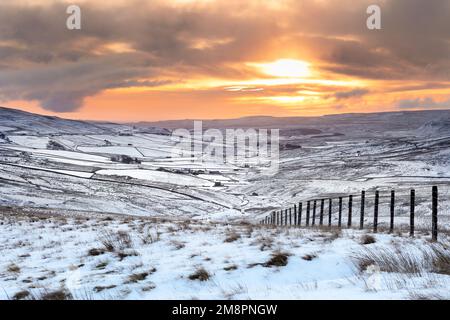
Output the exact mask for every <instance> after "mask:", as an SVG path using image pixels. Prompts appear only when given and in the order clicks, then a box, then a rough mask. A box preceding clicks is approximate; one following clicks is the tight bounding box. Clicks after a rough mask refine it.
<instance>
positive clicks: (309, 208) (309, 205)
mask: <svg viewBox="0 0 450 320" xmlns="http://www.w3.org/2000/svg"><path fill="white" fill-rule="evenodd" d="M310 210H311V203H310V201H308V202H307V204H306V226H309V211H310Z"/></svg>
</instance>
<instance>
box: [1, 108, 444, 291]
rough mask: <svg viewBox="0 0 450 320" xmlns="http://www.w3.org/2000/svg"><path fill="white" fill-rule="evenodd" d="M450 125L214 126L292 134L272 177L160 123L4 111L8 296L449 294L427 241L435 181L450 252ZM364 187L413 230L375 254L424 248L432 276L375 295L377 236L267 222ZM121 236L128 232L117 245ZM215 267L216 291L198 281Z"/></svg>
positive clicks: (411, 115) (347, 119) (381, 240)
mask: <svg viewBox="0 0 450 320" xmlns="http://www.w3.org/2000/svg"><path fill="white" fill-rule="evenodd" d="M437 118H439V119H440V120H439V121H437V122H430V121H436V119H437ZM449 118H450V112H448V111H428V112H399V113H380V114H353V115H352V114H350V115H335V116H326V117H318V118H294V119H292V118H279V119H277V118H270V117H264V118H262V122H261V124H260V125H258V118H254V117H253V118H250V119H241V120H239V121H237V120H236V121H233V120H228V121H225V122H221V121H213V122H211V123H209V124H208V123H207V125H205V128H206V127H211V126H212V125H217V127H218V129H220V130H223V129H224V128H227V127H233V125H234V124H239V125H241V126H242V127H243V128H248V127H250V126H254V127H256V128H258V127H263V128H264V127H267V128H279V129H281V130H280V132H281V137H280V159H279V171H278V172H276V173H275V174H274V175H270V176H268V175H265V174H263V173H262V171H261V167H260V164H258V162H257V161H254V162H250V165H249V164H241V163H217V162H211V161H209V159H203V160H204V161H202V162H199V161H195V162H193V161H192V158H190V157H189V158H186V157H184V156H183V152H182V150H179V149H178V146H176V142H175V141H174V140H173V139H172V137H171V136H170V134H169V133H170V131H169V130H167V129H165V128H162V127H156V126H158V125H160V124H154V123H153V124H152V123H150V124H149V123H147V124H143V123H141V124H129V125H123V124H112V123H96V122H84V121H73V120H64V119H60V118H55V117H44V116H40V115H34V114H30V113H26V112H22V111H17V110H12V109H7V108H0V209H1V212H2V214H1V215H0V218H1V219H3V221H2V223H1V224H0V234H1V237H3V238H2V242H0V243H1V249H2V253H4V255H5V256H6V257H7V259H6V260H2V264H0V296H1V294H2V293H1V292H4V293H5V294H4V295H3V296H1V297H3V298H7V297H9V298H12V297H14V296H15V295H16V294H18V292H20V291H23V295H25V292H28V294H26V297H28V298H29V297H38V298H39V297H41V295H42V294H44V293H45V292H47V291H48V290H50V291H58V290H59V291H60V293H61V290H62V291H63V293H64V292H65V293H68V294H69V295H70V296H72V297H75V298H87V297H83V296H82V294H81V293H80V292H85V293H84V294H86V292H87V293H88V294H89V297H91V296H92V297H94V298H188V299H190V298H209V297H212V298H333V297H337V298H411V297H419V296H420V295H425V296H426V297H433V296H435V297H441V296H446V295H447V294H448V290H447V291H445V290H444V289H445V286H444V287H442V284H445V283H447V282H448V270H447V271H442V270H441V271H440V272H438V271H436V269H433V268H435V267H434V266H431V265H429V264H427V263H429V261H428V260H429V259H428V260H427V259H425V258H424V257H425V256H424V255H425V253H424V251H423V250H431V251H432V252H434V253H436V252H437V251H435V249H433V248H431V247H429V245H428V244H427V242H426V241H427V239H429V224H430V218H429V216H430V212H431V209H430V191H431V186H432V185H438V186H439V199H440V200H439V223H440V224H439V227H440V232H441V233H440V234H441V235H442V236H441V237H440V244H439V245H440V246H443V247H442V248H444V249H445V248H448V239H447V234H448V233H447V232H448V231H449V230H450V214H449V213H450V163H449V161H450V160H449V159H450V158H449V155H450V128H449V126H448V125H447V124H448V119H449ZM185 124H186V123H185V122H178V125H180V127H183V126H184V125H185ZM168 127H170V128H171V129H174V128H176V127H177V123H175V122H171V123H170V126H168ZM197 157H200V155H197ZM250 157H251V156H250ZM199 159H202V158H199ZM196 160H198V159H196ZM410 188H415V189H416V223H417V232H418V233H417V239H416V240H411V239H408V238H406V237H404V235H405V234H403V230H405V228H403V226H402V225H403V224H407V223H408V221H409V220H408V219H409V218H408V217H409V216H408V210H407V208H408V203H409V199H408V194H409V189H410ZM363 189H364V190H366V193H367V207H366V208H367V212H371V211H372V210H373V193H374V191H375V190H378V191H380V194H381V196H380V225H381V226H383V224H384V223H386V222H387V221H388V220H387V219H388V217H389V210H388V208H389V206H388V198H387V196H388V192H390V190H391V189H395V190H396V191H397V203H398V205H399V206H400V207H399V209H398V211H396V223H398V230H400V231H399V234H398V235H397V236H393V235H386V234H385V235H377V236H375V238H376V239H375V240H376V243H375V244H373V245H370V248H373V249H374V250H382V248H387V250H394V251H395V250H396V248H398V247H400V246H402V247H404V246H405V245H411V250H412V251H411V252H413V250H416V249H417V250H418V252H419V253H418V255H417V256H415V257H416V258H417V259H418V262H417V263H419V264H420V268H422V269H421V270H423V272H422V271H421V272H419V273H417V272H416V273H412V274H413V276H412V277H411V272H409V271H408V272H405V274H406V275H407V276H405V274H403V271H401V270H400V271H398V272H397V271H396V270H388V271H387V272H388V274H384V273H383V272H382V277H381V278H378V279H384V280H383V281H385V282H384V283H382V284H379V285H377V286H376V289H373V288H372V287H368V285H367V281H368V280H369V278H370V279H372V280H373V278H371V274H370V272H372V271H373V270H372V269H373V268H372V267H370V268H362V269H361V270H358V267H357V266H355V263H354V259H353V257H354V255H355V252H356V254H357V255H358V254H359V253H358V252H360V251H361V250H362V251H363V252H364V250H365V249H364V248H365V247H366V245H361V244H360V242H361V237H363V236H364V235H365V231H351V230H349V231H342V232H337V231H336V230H332V231H329V230H325V231H323V230H322V231H321V230H305V229H300V230H297V229H295V230H294V229H289V230H285V229H282V230H281V229H272V228H264V227H259V226H258V227H255V226H254V224H255V223H256V222H258V221H260V219H262V218H263V217H265V216H266V215H267V214H268V213H270V212H272V211H274V210H280V209H282V208H286V207H288V206H292V205H294V204H297V203H299V202H304V201H306V200H310V199H318V198H322V197H325V198H326V197H337V196H346V195H348V194H354V195H355V196H357V195H358V194H359V193H360V192H361V190H363ZM358 201H359V200H358V198H357V197H355V200H354V206H355V208H359V206H360V203H359V202H358ZM343 210H344V212H346V210H347V207H346V203H344V206H343ZM335 211H336V208H334V209H333V211H332V214H333V225H336V215H335V213H336V212H335ZM152 219H156V220H152ZM354 219H355V220H356V221H359V220H358V219H359V216H358V210H356V209H355V217H354ZM370 219H371V217H370V214H368V215H367V216H366V221H367V222H370V221H369V220H370ZM345 224H346V221H344V225H345ZM147 229H148V230H147ZM102 230H103V231H104V232H102ZM120 230H122V231H124V232H125V233H126V234H128V236H124V237H125V238H124V239H117V234H118V233H117V232H118V231H120ZM147 231H148V232H150V234H147V233H146V232H147ZM159 233H161V234H160V235H158V234H159ZM336 233H338V235H336ZM120 234H123V233H120ZM236 234H237V235H236ZM105 237H106V238H108V237H113V238H112V239H109V240H112V241H115V242H118V245H119V246H122V245H123V241H125V240H126V241H125V242H127V243H128V244H126V243H125V246H126V247H125V248H123V250H125V251H126V252H121V250H122V249H120V250H118V251H117V250H115V249H114V250H113V249H111V250H109V249H105V248H104V247H105V246H104V243H102V239H103V240H105ZM128 237H129V238H130V239H129V238H128ZM142 237H147V238H145V239H147V240H145V239H142ZM148 237H150V238H151V239H150V240H149V239H148ZM227 237H231V238H233V237H237V239H235V240H233V241H224V239H226V238H227ZM156 238H157V239H158V241H155V239H156ZM266 243H267V246H268V247H266ZM114 245H116V244H114ZM413 247H414V248H416V249H414V248H413ZM423 248H425V249H423ZM440 248H441V247H440ZM442 248H441V249H442ZM91 249H99V250H100V251H98V252H96V253H95V252H91V253H89V250H91ZM441 249H439V250H441ZM383 250H384V249H383ZM433 250H434V251H433ZM436 250H437V249H436ZM445 250H448V249H445ZM237 252H238V253H239V255H236V253H237ZM276 252H285V253H288V254H287V255H286V257H288V258H286V259H288V261H289V262H288V263H287V265H283V266H278V267H273V268H272V267H266V266H265V265H264V264H265V263H267V261H269V260H270V258H271V257H272V254H275V253H276ZM377 252H378V251H377ZM439 252H440V251H439ZM446 252H448V251H446ZM393 254H394V255H395V254H396V253H395V252H394V253H393ZM421 255H422V256H421ZM308 256H310V257H313V256H314V258H311V259H310V260H311V261H310V260H309V258H304V257H308ZM396 257H397V258H399V259H401V258H402V257H398V256H396ZM421 257H422V258H423V259H422V258H421ZM428 258H429V257H428ZM283 259H285V258H282V260H283ZM361 259H362V258H361ZM421 259H422V260H423V261H422V260H421ZM446 259H447V258H446ZM283 261H284V260H283ZM421 261H422V262H421ZM427 261H428V262H427ZM445 261H447V260H445ZM445 261H444V265H447V264H448V261H447V262H445ZM370 265H374V266H375V267H377V266H378V267H380V266H379V263H377V262H376V261H375V262H373V263H371V264H370ZM42 266H45V267H42ZM201 268H204V269H205V270H206V271H207V273H208V275H209V276H208V277H209V280H208V281H204V282H202V281H194V280H195V279H194V280H189V276H190V275H192V274H195V272H196V270H197V271H199V270H200V271H202V269H201ZM371 268H372V269H371ZM366 269H367V270H366ZM298 270H302V271H303V273H299V272H298ZM371 270H372V271H371ZM381 271H383V270H381ZM77 274H78V276H77ZM80 274H81V276H80ZM377 274H379V273H377ZM197 276H199V277H202V275H201V274H200V275H197ZM77 277H78V278H77ZM80 277H81V278H80ZM194 278H195V276H194ZM372 280H370V281H372ZM74 281H75V283H78V282H80V281H81V282H80V283H81V286H78V285H76V284H73V282H74ZM377 281H378V280H377ZM71 282H72V284H70V283H71ZM447 287H448V286H447ZM73 288H78V289H80V288H81V291H77V290H78V289H73ZM264 288H265V289H264ZM443 288H444V289H443ZM2 289H3V290H2ZM80 295H81V296H80ZM19 296H20V295H19ZM24 297H25V296H24Z"/></svg>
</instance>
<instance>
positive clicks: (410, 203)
mask: <svg viewBox="0 0 450 320" xmlns="http://www.w3.org/2000/svg"><path fill="white" fill-rule="evenodd" d="M449 195H450V188H449V186H448V185H439V186H438V185H435V186H415V187H414V188H408V189H397V190H396V189H386V188H383V189H380V188H378V189H375V190H368V191H366V190H362V191H361V192H359V193H355V194H346V195H333V196H329V197H328V196H326V197H320V198H315V199H310V200H306V201H300V202H298V203H294V204H291V205H289V206H288V207H286V208H283V209H281V210H278V211H273V212H271V213H270V214H268V215H267V216H266V217H265V218H264V219H262V220H260V221H259V223H260V224H263V225H272V226H284V227H315V226H319V227H338V228H359V229H370V230H372V231H373V232H379V231H389V232H394V231H399V232H405V231H406V232H409V234H410V235H411V236H414V235H415V233H416V232H417V231H420V232H425V233H427V234H431V238H432V240H433V241H437V238H438V233H439V232H449V231H450V216H449V214H448V213H449V212H450V210H449V209H450V202H449V200H447V199H449ZM438 218H439V223H438Z"/></svg>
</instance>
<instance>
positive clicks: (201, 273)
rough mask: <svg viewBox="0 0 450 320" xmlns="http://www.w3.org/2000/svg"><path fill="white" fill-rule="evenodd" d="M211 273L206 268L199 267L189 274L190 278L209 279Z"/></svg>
mask: <svg viewBox="0 0 450 320" xmlns="http://www.w3.org/2000/svg"><path fill="white" fill-rule="evenodd" d="M210 278H211V275H210V274H209V273H208V271H206V270H205V269H204V268H198V269H197V270H196V271H195V272H194V273H193V274H191V275H190V276H189V279H190V280H199V281H208V280H209V279H210Z"/></svg>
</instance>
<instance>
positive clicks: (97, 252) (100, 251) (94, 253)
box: [88, 248, 105, 257]
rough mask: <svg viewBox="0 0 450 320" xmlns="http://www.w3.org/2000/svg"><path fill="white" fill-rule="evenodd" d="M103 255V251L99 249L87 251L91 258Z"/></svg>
mask: <svg viewBox="0 0 450 320" xmlns="http://www.w3.org/2000/svg"><path fill="white" fill-rule="evenodd" d="M104 253H105V250H104V249H99V248H93V249H89V251H88V255H89V256H93V257H95V256H99V255H102V254H104Z"/></svg>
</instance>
